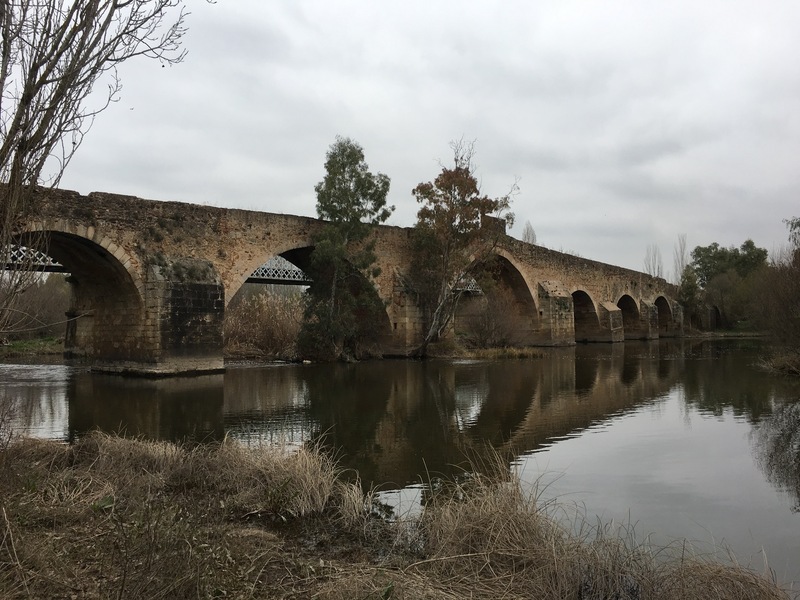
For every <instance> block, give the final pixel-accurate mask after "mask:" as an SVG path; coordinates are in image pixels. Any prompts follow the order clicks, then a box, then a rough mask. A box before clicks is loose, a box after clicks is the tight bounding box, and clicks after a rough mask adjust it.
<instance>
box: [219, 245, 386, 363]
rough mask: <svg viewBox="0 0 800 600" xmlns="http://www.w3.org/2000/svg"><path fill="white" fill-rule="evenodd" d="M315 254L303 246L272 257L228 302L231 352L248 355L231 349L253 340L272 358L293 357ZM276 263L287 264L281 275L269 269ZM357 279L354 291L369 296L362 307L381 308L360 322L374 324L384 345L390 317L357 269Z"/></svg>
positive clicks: (359, 311)
mask: <svg viewBox="0 0 800 600" xmlns="http://www.w3.org/2000/svg"><path fill="white" fill-rule="evenodd" d="M313 251H314V247H313V246H303V247H299V248H292V249H290V250H286V251H283V252H281V253H279V254H275V255H272V256H269V257H267V258H266V259H264V260H263V262H261V264H260V265H259V266H258V267H256V268H255V269H254V270H253V271H252V272H251V273H250V275H248V276H246V277H245V279H244V281H243V283H242V284H241V285H240V286H239V287H238V289H236V290H233V291H234V293H233V294H232V295H231V296H228V297H227V298H226V300H227V306H226V313H225V328H224V339H225V344H226V348H227V350H228V351H229V352H240V351H244V352H247V351H248V348H246V347H245V348H238V349H235V348H233V347H232V345H231V344H232V343H233V342H232V340H234V339H235V338H237V337H238V338H243V337H244V338H247V339H248V340H250V342H248V343H249V344H251V345H252V344H253V343H257V344H258V345H259V348H261V349H267V350H268V352H269V353H274V354H275V355H278V356H280V357H288V356H290V355H292V353H293V352H294V345H295V343H296V341H297V336H298V334H299V332H300V326H301V323H302V319H303V312H304V309H305V296H304V293H305V292H306V291H307V290H308V289H309V288H310V287H311V286H313V284H314V282H313V280H312V276H311V275H309V271H311V255H312V252H313ZM275 258H278V259H282V260H283V261H285V262H286V263H288V265H278V269H277V270H276V269H274V268H273V269H265V267H266V266H269V265H270V264H272V265H273V266H274V264H275V261H273V259H275ZM281 271H283V272H281ZM352 275H353V277H351V278H349V281H350V292H351V293H352V294H353V295H354V297H356V298H359V297H361V296H362V295H363V294H366V295H367V298H366V299H367V300H368V302H364V303H359V304H360V305H361V306H364V305H366V304H370V305H371V306H380V307H382V310H378V311H373V312H370V314H369V315H367V314H366V313H365V312H364V309H362V308H357V309H356V312H355V318H356V321H358V322H366V321H367V320H369V321H370V322H371V323H372V324H373V325H374V327H375V337H376V339H377V340H378V342H377V343H378V345H383V344H384V343H385V342H386V341H387V340H388V339H389V338H390V337H391V326H390V319H389V314H388V312H387V311H386V310H385V306H384V303H383V302H382V301H381V299H380V298H379V296H378V292H377V290H376V289H375V286H374V285H373V283H372V282H371V281H369V280H368V279H367V278H366V277H364V276H363V274H361V273H360V272H358V271H356V270H355V269H353V273H352ZM226 296H227V295H226ZM376 319H377V320H376ZM253 321H256V322H257V323H258V326H257V327H253ZM249 350H250V351H254V350H257V349H256V348H253V347H251V348H250V349H249Z"/></svg>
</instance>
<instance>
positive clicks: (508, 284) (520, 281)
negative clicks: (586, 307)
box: [454, 251, 541, 346]
mask: <svg viewBox="0 0 800 600" xmlns="http://www.w3.org/2000/svg"><path fill="white" fill-rule="evenodd" d="M474 278H475V280H476V282H477V283H478V286H479V288H480V292H479V293H469V292H467V293H465V295H464V296H462V297H461V300H460V301H459V306H458V310H457V312H456V315H455V324H454V325H455V329H456V334H458V335H464V336H465V337H467V338H468V340H469V342H470V343H472V344H475V345H477V346H497V345H501V346H528V345H532V344H534V343H536V335H537V333H538V331H539V329H540V327H541V323H540V315H539V309H538V305H537V302H536V297H535V295H534V294H533V293H532V292H531V290H532V289H534V288H532V287H531V286H530V284H529V282H528V281H527V280H526V278H525V276H524V274H523V273H522V271H521V270H520V268H519V266H518V265H517V264H515V261H514V260H513V257H511V256H510V255H509V254H508V253H506V252H502V251H499V252H496V253H495V255H494V256H493V257H492V258H490V259H489V260H488V261H487V262H486V263H484V264H483V265H481V267H480V268H479V269H477V270H476V271H475V273H474Z"/></svg>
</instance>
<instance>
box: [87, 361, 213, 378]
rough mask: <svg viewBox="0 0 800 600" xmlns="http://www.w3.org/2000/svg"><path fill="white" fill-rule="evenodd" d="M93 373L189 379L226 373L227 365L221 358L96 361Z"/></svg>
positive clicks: (93, 365) (92, 367) (92, 368)
mask: <svg viewBox="0 0 800 600" xmlns="http://www.w3.org/2000/svg"><path fill="white" fill-rule="evenodd" d="M90 370H91V371H92V372H96V373H111V374H115V375H125V376H130V377H188V376H192V375H201V374H202V375H208V374H212V373H224V372H225V363H224V361H223V359H222V357H219V358H173V359H169V360H167V361H164V362H159V363H145V362H138V361H108V362H106V361H95V362H94V364H92V366H91V367H90Z"/></svg>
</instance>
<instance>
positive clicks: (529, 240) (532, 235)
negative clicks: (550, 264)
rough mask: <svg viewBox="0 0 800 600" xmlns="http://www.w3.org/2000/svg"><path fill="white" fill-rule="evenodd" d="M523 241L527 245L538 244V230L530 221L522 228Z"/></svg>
mask: <svg viewBox="0 0 800 600" xmlns="http://www.w3.org/2000/svg"><path fill="white" fill-rule="evenodd" d="M522 241H523V242H525V243H526V244H535V243H536V230H534V228H533V225H531V222H530V221H525V227H523V228H522Z"/></svg>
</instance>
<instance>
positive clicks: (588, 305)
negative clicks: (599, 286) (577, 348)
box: [572, 290, 601, 342]
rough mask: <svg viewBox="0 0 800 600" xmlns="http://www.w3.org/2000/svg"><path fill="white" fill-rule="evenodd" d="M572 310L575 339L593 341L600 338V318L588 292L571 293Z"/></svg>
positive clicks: (577, 340)
mask: <svg viewBox="0 0 800 600" xmlns="http://www.w3.org/2000/svg"><path fill="white" fill-rule="evenodd" d="M572 310H573V315H574V322H575V341H576V342H593V341H596V340H597V339H599V338H600V335H601V331H600V319H599V318H598V316H597V309H596V308H595V305H594V302H593V301H592V299H591V297H590V296H589V294H587V293H586V292H584V291H583V290H577V291H575V292H573V293H572Z"/></svg>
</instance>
